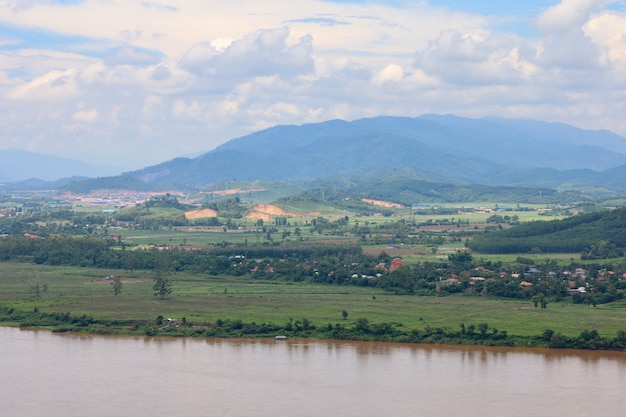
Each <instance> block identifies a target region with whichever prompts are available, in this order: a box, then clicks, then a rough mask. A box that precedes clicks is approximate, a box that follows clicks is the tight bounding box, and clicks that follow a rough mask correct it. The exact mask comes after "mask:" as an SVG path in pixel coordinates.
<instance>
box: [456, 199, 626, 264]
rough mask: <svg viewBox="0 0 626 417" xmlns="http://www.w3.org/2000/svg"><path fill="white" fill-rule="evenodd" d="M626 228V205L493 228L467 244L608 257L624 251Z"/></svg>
mask: <svg viewBox="0 0 626 417" xmlns="http://www.w3.org/2000/svg"><path fill="white" fill-rule="evenodd" d="M625 232H626V208H620V209H615V210H607V211H602V212H596V213H588V214H583V215H579V216H574V217H569V218H566V219H562V220H551V221H547V222H543V221H542V222H528V223H524V224H520V225H518V226H516V227H512V228H510V229H504V230H493V231H490V232H486V233H484V234H480V235H476V236H475V237H474V238H473V239H472V240H471V241H468V242H467V247H469V248H470V249H472V250H473V251H475V252H480V253H533V252H535V253H539V252H542V253H571V252H578V253H584V254H586V256H587V257H588V258H589V259H600V258H602V259H607V258H609V257H616V256H621V254H623V250H624V247H626V233H625Z"/></svg>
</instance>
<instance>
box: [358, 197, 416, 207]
mask: <svg viewBox="0 0 626 417" xmlns="http://www.w3.org/2000/svg"><path fill="white" fill-rule="evenodd" d="M361 201H363V202H364V203H368V204H373V205H375V206H380V207H388V208H398V209H403V208H406V207H404V206H403V205H402V204H398V203H390V202H389V201H382V200H372V199H369V198H362V199H361Z"/></svg>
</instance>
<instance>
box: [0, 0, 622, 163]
mask: <svg viewBox="0 0 626 417" xmlns="http://www.w3.org/2000/svg"><path fill="white" fill-rule="evenodd" d="M0 95H1V97H2V100H0V149H8V148H19V149H25V150H29V151H34V152H39V153H48V154H55V155H60V156H65V157H72V158H77V159H82V160H85V161H89V162H96V163H102V164H111V165H117V166H120V167H122V168H123V169H134V168H139V167H143V166H146V165H150V164H154V163H158V162H161V161H164V160H167V159H171V158H173V157H176V156H179V155H188V154H198V153H200V152H205V151H208V150H210V149H213V148H214V147H215V146H218V145H219V144H221V143H223V142H225V141H227V140H229V139H232V138H234V137H238V136H241V135H244V134H247V133H250V132H253V131H256V130H259V129H263V128H267V127H270V126H274V125H277V124H303V123H313V122H320V121H324V120H329V119H336V118H340V119H345V120H353V119H357V118H361V117H372V116H377V115H382V114H385V115H398V116H419V115H421V114H425V113H445V114H456V115H459V116H464V117H476V118H477V117H507V118H533V119H540V120H546V121H558V122H564V123H570V124H573V125H576V126H579V127H582V128H587V129H609V130H612V131H614V132H616V133H618V134H621V135H623V136H626V118H624V117H623V115H624V114H626V7H625V5H624V1H611V0H560V1H559V0H557V1H548V0H528V1H471V2H469V1H461V0H431V1H427V0H423V1H420V0H417V1H416V0H413V1H405V0H394V1H379V0H372V1H358V0H354V1H338V0H298V1H295V2H289V3H287V2H284V1H283V0H266V1H264V2H259V1H257V0H231V1H229V2H207V1H205V0H106V1H105V0H64V1H61V0H56V1H54V0H7V1H4V2H1V3H0Z"/></svg>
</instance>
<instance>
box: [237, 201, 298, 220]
mask: <svg viewBox="0 0 626 417" xmlns="http://www.w3.org/2000/svg"><path fill="white" fill-rule="evenodd" d="M271 216H291V217H299V216H302V214H300V213H290V212H287V211H285V210H283V209H281V208H280V207H278V206H275V205H273V204H257V205H256V206H254V207H252V208H251V209H250V211H249V212H248V214H246V217H247V218H248V219H262V220H264V221H265V220H270V219H271V218H272V217H271Z"/></svg>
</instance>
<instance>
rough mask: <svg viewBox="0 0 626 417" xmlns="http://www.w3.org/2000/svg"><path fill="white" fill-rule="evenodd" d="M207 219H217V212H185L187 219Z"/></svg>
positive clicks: (203, 210)
mask: <svg viewBox="0 0 626 417" xmlns="http://www.w3.org/2000/svg"><path fill="white" fill-rule="evenodd" d="M207 217H217V211H215V210H211V209H202V210H191V211H186V212H185V218H186V219H205V218H207Z"/></svg>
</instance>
